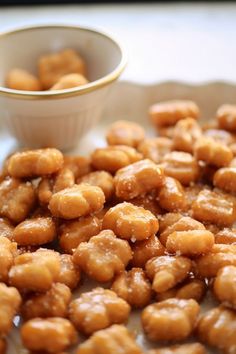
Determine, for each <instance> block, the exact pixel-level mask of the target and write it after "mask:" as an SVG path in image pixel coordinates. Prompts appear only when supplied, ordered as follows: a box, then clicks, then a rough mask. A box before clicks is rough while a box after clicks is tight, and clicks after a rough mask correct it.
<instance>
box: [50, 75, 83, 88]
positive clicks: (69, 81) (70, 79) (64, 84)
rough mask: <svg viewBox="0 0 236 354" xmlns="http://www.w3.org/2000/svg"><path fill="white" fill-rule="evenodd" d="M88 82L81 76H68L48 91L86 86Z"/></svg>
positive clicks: (63, 77)
mask: <svg viewBox="0 0 236 354" xmlns="http://www.w3.org/2000/svg"><path fill="white" fill-rule="evenodd" d="M88 82H89V81H88V80H87V79H86V77H85V76H83V75H81V74H68V75H64V76H62V77H60V79H59V80H58V81H57V82H56V83H55V84H54V85H53V86H52V87H51V88H50V90H65V89H69V88H73V87H78V86H82V85H86V84H88Z"/></svg>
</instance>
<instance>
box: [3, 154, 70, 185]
mask: <svg viewBox="0 0 236 354" xmlns="http://www.w3.org/2000/svg"><path fill="white" fill-rule="evenodd" d="M62 166H63V155H62V153H61V152H60V151H59V150H57V149H54V148H48V149H38V150H26V151H22V152H16V153H15V154H13V155H12V156H11V157H10V158H9V161H8V172H9V174H10V176H12V177H16V178H26V177H38V176H42V175H50V174H53V173H55V172H57V171H58V170H59V169H60V168H62Z"/></svg>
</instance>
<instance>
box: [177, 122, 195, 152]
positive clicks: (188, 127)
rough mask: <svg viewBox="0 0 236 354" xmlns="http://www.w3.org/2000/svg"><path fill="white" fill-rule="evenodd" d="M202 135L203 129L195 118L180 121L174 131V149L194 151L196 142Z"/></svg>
mask: <svg viewBox="0 0 236 354" xmlns="http://www.w3.org/2000/svg"><path fill="white" fill-rule="evenodd" d="M201 136H202V129H201V127H200V125H199V124H198V122H197V121H196V120H195V119H193V118H185V119H182V120H180V121H178V122H177V123H176V125H175V128H174V132H173V150H179V151H185V152H189V153H192V152H193V147H194V144H195V143H196V142H197V141H198V139H199V138H200V137H201Z"/></svg>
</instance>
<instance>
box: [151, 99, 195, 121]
mask: <svg viewBox="0 0 236 354" xmlns="http://www.w3.org/2000/svg"><path fill="white" fill-rule="evenodd" d="M149 116H150V119H151V122H152V123H153V125H154V126H156V127H165V126H170V125H175V124H176V123H177V122H178V121H179V120H181V119H184V118H189V117H191V118H194V119H198V117H199V108H198V106H197V104H196V103H195V102H193V101H187V100H173V101H165V102H160V103H155V104H154V105H152V106H151V107H150V108H149Z"/></svg>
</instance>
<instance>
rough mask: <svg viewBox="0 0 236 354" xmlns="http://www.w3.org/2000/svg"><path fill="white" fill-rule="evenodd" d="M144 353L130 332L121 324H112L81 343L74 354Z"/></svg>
mask: <svg viewBox="0 0 236 354" xmlns="http://www.w3.org/2000/svg"><path fill="white" fill-rule="evenodd" d="M100 353H106V354H114V353H119V354H144V353H143V351H142V350H141V349H140V348H139V347H138V345H137V344H136V342H135V340H134V338H133V336H132V334H131V333H130V332H129V331H128V329H127V328H125V327H124V326H122V325H113V326H111V327H109V328H107V329H104V330H101V331H97V332H95V333H94V334H93V335H92V336H91V337H90V338H89V339H88V340H86V341H85V342H84V343H82V344H81V345H80V346H79V347H78V349H77V351H76V354H100Z"/></svg>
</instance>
